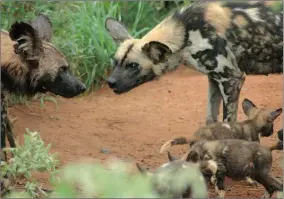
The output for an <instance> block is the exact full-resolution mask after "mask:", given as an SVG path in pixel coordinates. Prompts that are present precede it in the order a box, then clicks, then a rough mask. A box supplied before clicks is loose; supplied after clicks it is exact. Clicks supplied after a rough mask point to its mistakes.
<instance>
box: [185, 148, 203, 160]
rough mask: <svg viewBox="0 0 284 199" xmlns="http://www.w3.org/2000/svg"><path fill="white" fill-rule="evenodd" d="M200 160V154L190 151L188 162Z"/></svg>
mask: <svg viewBox="0 0 284 199" xmlns="http://www.w3.org/2000/svg"><path fill="white" fill-rule="evenodd" d="M199 159H200V157H199V154H198V153H197V152H196V151H190V152H189V153H188V155H187V157H186V159H185V160H186V161H187V162H194V163H196V162H198V161H199Z"/></svg>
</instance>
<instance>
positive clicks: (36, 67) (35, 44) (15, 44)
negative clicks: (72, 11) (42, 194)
mask: <svg viewBox="0 0 284 199" xmlns="http://www.w3.org/2000/svg"><path fill="white" fill-rule="evenodd" d="M51 36H52V24H51V22H50V20H49V19H48V18H47V17H46V16H44V15H39V16H38V17H37V18H36V19H35V20H33V21H32V22H30V23H25V22H15V23H14V24H12V26H11V29H10V31H9V32H6V31H3V30H2V31H1V91H2V92H1V148H4V147H5V146H6V145H5V136H6V134H7V135H8V138H9V142H10V145H11V147H15V143H14V140H13V135H12V128H11V124H10V121H9V119H8V115H7V103H6V99H5V98H6V96H7V94H8V93H21V94H24V95H28V96H32V95H34V94H36V93H38V92H41V93H44V92H51V93H54V94H56V95H60V96H63V97H66V98H71V97H74V96H77V95H79V94H81V93H82V92H84V91H85V90H86V87H85V85H84V84H83V83H82V82H81V81H79V80H78V79H77V78H76V77H75V76H74V75H72V74H71V73H70V70H69V65H68V63H67V61H66V59H65V57H64V56H63V54H62V53H61V52H60V51H59V50H58V49H56V48H55V47H54V46H53V45H52V44H51V43H50V40H51Z"/></svg>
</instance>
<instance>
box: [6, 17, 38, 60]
mask: <svg viewBox="0 0 284 199" xmlns="http://www.w3.org/2000/svg"><path fill="white" fill-rule="evenodd" d="M9 36H10V38H11V40H12V41H16V43H15V44H14V51H15V53H16V54H20V55H21V56H22V57H23V59H25V60H27V61H34V60H38V56H39V54H40V52H41V49H42V42H41V40H40V38H39V37H38V33H37V31H36V30H35V29H34V28H33V27H32V26H31V25H30V24H28V23H25V22H15V23H14V24H12V26H11V29H10V31H9Z"/></svg>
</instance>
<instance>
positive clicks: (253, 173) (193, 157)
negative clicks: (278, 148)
mask: <svg viewBox="0 0 284 199" xmlns="http://www.w3.org/2000/svg"><path fill="white" fill-rule="evenodd" d="M272 150H274V148H273V147H269V148H268V147H265V146H262V145H261V144H260V143H258V142H249V141H245V140H237V139H227V140H214V141H206V140H202V141H199V142H197V143H195V144H194V145H193V146H192V147H191V149H190V151H189V152H188V155H187V160H188V161H189V162H194V163H197V162H199V161H204V160H208V159H211V160H213V161H215V162H216V163H217V172H216V176H215V177H216V180H215V184H216V186H215V189H216V191H217V192H218V195H219V197H224V195H225V190H224V178H225V176H227V177H231V178H232V179H234V180H242V179H244V178H246V177H247V176H249V177H250V178H252V179H254V180H256V181H257V182H258V183H260V184H262V185H263V186H264V187H265V189H266V191H267V192H268V194H269V197H271V196H272V194H273V193H274V192H277V191H283V184H282V182H280V181H278V180H277V179H276V178H275V177H273V176H272V174H271V166H272V154H271V151H272ZM265 197H268V196H267V195H266V196H265Z"/></svg>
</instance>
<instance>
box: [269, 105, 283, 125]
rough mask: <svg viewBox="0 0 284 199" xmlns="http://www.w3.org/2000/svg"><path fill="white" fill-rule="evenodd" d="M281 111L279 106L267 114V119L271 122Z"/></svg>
mask: <svg viewBox="0 0 284 199" xmlns="http://www.w3.org/2000/svg"><path fill="white" fill-rule="evenodd" d="M281 113H282V108H279V109H277V110H275V111H273V112H271V113H270V115H269V116H268V121H269V122H273V121H274V120H275V119H276V118H277V117H278V116H279V115H280V114H281Z"/></svg>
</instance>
